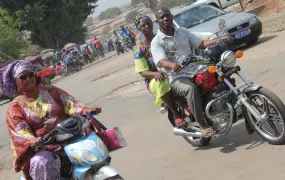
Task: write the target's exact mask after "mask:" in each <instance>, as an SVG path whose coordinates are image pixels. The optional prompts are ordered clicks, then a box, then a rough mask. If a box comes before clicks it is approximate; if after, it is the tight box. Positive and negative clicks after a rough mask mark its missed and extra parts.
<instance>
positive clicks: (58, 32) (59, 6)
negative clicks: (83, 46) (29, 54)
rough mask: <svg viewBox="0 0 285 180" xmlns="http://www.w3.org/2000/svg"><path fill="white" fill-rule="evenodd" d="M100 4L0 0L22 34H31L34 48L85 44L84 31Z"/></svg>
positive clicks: (85, 0)
mask: <svg viewBox="0 0 285 180" xmlns="http://www.w3.org/2000/svg"><path fill="white" fill-rule="evenodd" d="M97 1H98V0H13V1H11V0H1V3H2V4H1V3H0V6H1V7H4V8H6V9H7V10H8V11H9V12H10V13H12V14H13V17H14V19H18V20H19V26H20V30H28V31H30V32H31V41H32V43H33V44H37V45H40V46H41V47H44V48H57V47H62V46H64V45H65V44H66V43H69V42H74V43H79V42H81V41H84V37H85V33H86V28H85V27H83V23H84V22H85V20H86V18H87V17H88V15H90V14H91V13H92V12H93V11H94V9H95V8H96V7H97V5H96V2H97Z"/></svg>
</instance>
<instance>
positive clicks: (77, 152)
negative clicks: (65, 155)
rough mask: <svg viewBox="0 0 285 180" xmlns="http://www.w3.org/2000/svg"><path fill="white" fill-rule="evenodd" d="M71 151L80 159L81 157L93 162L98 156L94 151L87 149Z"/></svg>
mask: <svg viewBox="0 0 285 180" xmlns="http://www.w3.org/2000/svg"><path fill="white" fill-rule="evenodd" d="M72 152H73V153H74V154H75V155H76V156H77V157H79V158H80V159H83V160H85V161H88V162H95V161H98V160H99V158H98V157H97V156H96V155H95V154H94V153H92V152H91V151H88V150H79V149H74V150H72Z"/></svg>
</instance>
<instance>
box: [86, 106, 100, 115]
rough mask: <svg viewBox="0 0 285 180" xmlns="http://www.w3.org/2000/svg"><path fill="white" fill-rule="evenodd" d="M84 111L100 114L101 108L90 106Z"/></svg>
mask: <svg viewBox="0 0 285 180" xmlns="http://www.w3.org/2000/svg"><path fill="white" fill-rule="evenodd" d="M85 112H87V113H90V114H95V115H97V114H100V113H101V112H102V108H101V107H96V106H95V107H91V108H88V109H86V110H85Z"/></svg>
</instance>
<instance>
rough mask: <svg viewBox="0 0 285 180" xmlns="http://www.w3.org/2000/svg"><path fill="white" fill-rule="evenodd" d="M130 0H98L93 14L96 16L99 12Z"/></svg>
mask: <svg viewBox="0 0 285 180" xmlns="http://www.w3.org/2000/svg"><path fill="white" fill-rule="evenodd" d="M130 2H131V0H99V1H98V2H97V5H98V7H97V8H96V9H95V13H94V14H93V16H97V15H99V14H100V12H102V11H104V10H105V9H108V8H110V7H115V6H121V5H125V4H128V3H130Z"/></svg>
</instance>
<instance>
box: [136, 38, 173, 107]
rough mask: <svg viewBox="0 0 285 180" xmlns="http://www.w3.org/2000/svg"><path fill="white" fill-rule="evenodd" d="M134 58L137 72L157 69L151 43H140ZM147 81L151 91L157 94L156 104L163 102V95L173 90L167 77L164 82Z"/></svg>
mask: <svg viewBox="0 0 285 180" xmlns="http://www.w3.org/2000/svg"><path fill="white" fill-rule="evenodd" d="M134 59H135V69H136V73H141V72H143V71H152V72H155V71H157V68H156V66H155V63H154V61H153V58H152V53H151V48H150V45H144V44H142V43H139V44H138V45H137V47H136V48H135V49H134ZM145 83H146V87H147V88H148V89H149V91H150V92H151V93H153V94H154V95H155V97H156V99H155V103H154V104H156V105H158V104H161V103H162V100H161V97H162V96H163V95H165V94H166V93H167V92H169V91H170V90H171V88H170V85H169V82H168V79H167V78H165V80H164V81H162V82H159V81H156V80H155V79H145Z"/></svg>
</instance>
